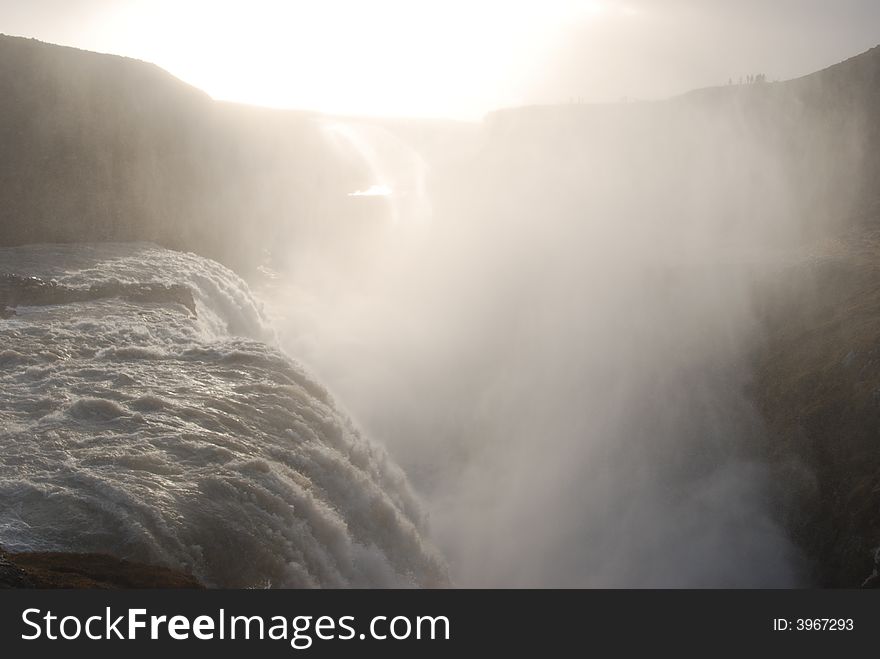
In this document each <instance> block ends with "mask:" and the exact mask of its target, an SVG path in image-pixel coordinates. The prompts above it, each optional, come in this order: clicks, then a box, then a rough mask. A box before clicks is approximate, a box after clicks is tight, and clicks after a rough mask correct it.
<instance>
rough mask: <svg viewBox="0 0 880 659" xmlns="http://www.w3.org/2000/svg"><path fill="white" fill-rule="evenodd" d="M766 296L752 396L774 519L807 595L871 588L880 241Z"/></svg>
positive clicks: (877, 488)
mask: <svg viewBox="0 0 880 659" xmlns="http://www.w3.org/2000/svg"><path fill="white" fill-rule="evenodd" d="M764 290H765V292H766V291H769V292H766V295H765V297H764V298H763V300H764V305H763V308H762V309H760V315H759V317H760V321H761V325H760V331H759V337H760V340H761V343H760V347H759V349H758V351H757V353H756V362H755V379H754V382H753V386H752V395H753V397H754V399H755V401H756V403H757V404H758V406H759V408H760V410H761V412H762V415H763V417H764V419H765V421H766V423H767V428H768V432H767V434H766V436H767V437H768V438H769V441H768V442H767V443H766V445H765V446H763V447H762V453H763V455H764V457H765V458H766V459H767V460H768V461H769V463H770V465H771V466H772V467H773V469H774V471H775V473H776V479H775V480H776V484H777V490H778V492H777V501H778V502H779V503H780V514H781V515H782V517H783V518H784V523H785V524H786V526H787V527H788V529H789V532H790V533H791V534H792V536H793V538H794V539H795V541H796V542H797V543H798V544H799V545H800V547H801V548H802V549H803V551H804V553H805V554H806V556H807V557H808V558H809V559H810V561H811V563H812V574H811V577H812V579H811V581H812V583H815V584H816V585H819V586H823V587H849V588H854V587H858V586H860V585H865V586H871V587H877V586H880V580H878V579H877V578H876V577H873V578H871V575H872V570H873V571H874V574H876V571H877V569H878V563H877V561H878V559H880V553H878V547H880V450H878V435H877V429H878V427H880V233H876V234H872V235H866V234H865V233H864V232H854V233H853V234H851V235H848V236H845V237H843V238H841V239H839V240H836V241H834V242H832V243H828V244H826V245H823V246H821V247H818V248H817V249H816V250H814V253H813V254H811V255H810V256H807V257H805V258H804V259H803V260H802V261H800V262H798V263H793V264H791V265H790V266H788V267H786V268H783V269H781V271H780V272H777V273H775V274H774V275H773V277H772V281H771V282H770V283H769V284H768V285H766V286H765V289H764Z"/></svg>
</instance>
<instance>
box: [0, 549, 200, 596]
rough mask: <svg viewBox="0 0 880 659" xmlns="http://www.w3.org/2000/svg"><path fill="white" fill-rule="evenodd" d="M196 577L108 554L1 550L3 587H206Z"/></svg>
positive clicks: (0, 562)
mask: <svg viewBox="0 0 880 659" xmlns="http://www.w3.org/2000/svg"><path fill="white" fill-rule="evenodd" d="M202 587H203V586H202V585H201V584H200V583H199V582H198V581H196V579H194V578H193V577H192V576H190V575H188V574H185V573H183V572H178V571H176V570H171V569H169V568H165V567H159V566H156V565H145V564H143V563H132V562H130V561H125V560H122V559H119V558H114V557H113V556H108V555H106V554H69V553H60V552H26V553H20V554H10V553H7V552H5V551H3V550H2V549H0V588H103V589H115V588H202Z"/></svg>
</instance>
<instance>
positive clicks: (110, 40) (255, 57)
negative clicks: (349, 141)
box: [0, 0, 880, 118]
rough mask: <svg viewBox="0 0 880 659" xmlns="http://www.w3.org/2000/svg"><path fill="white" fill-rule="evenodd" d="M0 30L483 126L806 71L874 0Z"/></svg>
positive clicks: (215, 83)
mask: <svg viewBox="0 0 880 659" xmlns="http://www.w3.org/2000/svg"><path fill="white" fill-rule="evenodd" d="M0 32H3V33H6V34H14V35H19V36H27V37H35V38H38V39H41V40H44V41H50V42H53V43H60V44H64V45H70V46H76V47H79V48H85V49H88V50H96V51H100V52H109V53H116V54H120V55H127V56H130V57H136V58H139V59H143V60H147V61H150V62H154V63H156V64H158V65H159V66H161V67H162V68H164V69H167V70H168V71H170V72H171V73H172V74H174V75H175V76H177V77H179V78H181V79H183V80H185V81H186V82H189V83H191V84H193V85H195V86H197V87H199V88H201V89H203V90H205V91H206V92H207V93H209V94H210V95H211V96H213V97H214V98H218V99H225V100H234V101H240V102H244V103H251V104H257V105H270V106H275V107H289V108H301V109H311V110H323V111H327V112H334V113H347V114H359V113H364V114H387V115H419V116H443V117H457V118H476V117H479V116H481V115H482V114H484V113H485V112H487V111H490V110H492V109H495V108H497V107H501V106H509V105H518V104H524V103H560V102H568V101H569V100H571V99H580V100H583V101H590V102H592V101H599V102H601V101H616V100H619V99H620V98H623V97H628V98H657V97H663V96H669V95H672V94H676V93H680V92H683V91H686V90H688V89H691V88H694V87H700V86H706V85H713V84H723V83H725V82H726V81H727V80H728V78H731V77H732V78H734V79H737V78H738V76H740V75H743V74H748V73H757V72H763V73H766V74H767V76H768V78H769V79H771V80H772V79H777V78H779V79H784V78H789V77H794V76H797V75H802V74H805V73H809V72H810V71H812V70H815V69H818V68H822V67H824V66H827V65H829V64H832V63H834V62H836V61H838V60H841V59H845V58H846V57H849V56H851V55H854V54H857V53H859V52H861V51H864V50H866V49H867V48H869V47H871V46H874V45H876V44H877V43H880V2H877V0H834V1H833V2H832V1H831V0H287V1H282V0H30V1H26V2H21V1H11V0H0Z"/></svg>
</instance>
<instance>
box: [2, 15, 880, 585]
mask: <svg viewBox="0 0 880 659" xmlns="http://www.w3.org/2000/svg"><path fill="white" fill-rule="evenodd" d="M558 4H559V7H560V8H561V7H562V6H563V4H564V3H558ZM593 4H594V5H595V6H596V7H600V6H601V7H603V8H602V9H601V10H600V9H595V11H593V10H591V12H592V13H590V14H589V15H590V17H591V18H590V19H589V20H590V21H593V22H594V23H595V22H596V21H599V20H600V18H597V17H604V18H601V20H605V21H608V22H607V25H608V26H609V27H608V28H607V29H608V30H612V27H610V26H613V25H620V26H623V25H626V26H629V27H627V28H626V29H627V30H642V31H643V34H644V35H648V34H653V33H652V32H651V30H652V29H654V28H652V27H651V26H652V25H654V23H651V21H654V20H656V21H660V18H657V15H656V14H654V13H652V12H651V11H650V10H649V9H648V8H647V7H646V6H645V3H638V2H636V3H633V4H632V5H631V6H630V5H626V6H624V5H622V4H619V3H593ZM687 4H688V3H669V6H670V7H673V6H674V7H676V8H677V9H676V10H675V11H679V10H680V9H681V7H682V6H685V5H687ZM747 4H748V3H747ZM554 6H555V5H554ZM565 7H568V5H565ZM132 11H134V10H132ZM517 11H519V10H517ZM559 11H560V12H562V9H559ZM565 11H566V12H567V11H569V10H568V9H566V10H565ZM670 11H672V10H671V9H670ZM133 15H134V14H133ZM560 15H564V16H565V17H566V18H565V20H566V21H569V20H571V21H575V19H574V18H572V17H571V16H569V14H568V13H564V12H563V13H562V14H560ZM688 15H689V16H690V14H688ZM119 16H121V14H120V15H118V16H116V18H115V19H114V20H116V21H117V23H118V21H122V20H123V19H122V18H119ZM512 16H515V17H519V18H518V20H519V19H522V22H517V21H514V20H513V18H511V26H512V27H511V26H508V27H506V28H505V30H511V31H512V32H511V34H514V33H515V34H517V35H518V34H520V32H519V30H521V29H525V26H527V25H529V20H531V19H529V16H531V14H528V15H525V14H524V15H523V16H520V14H518V13H516V12H514V13H513V14H512ZM695 16H696V14H694V15H693V16H691V17H690V18H689V19H688V20H694V21H696V20H697V18H695ZM126 20H127V19H126ZM316 20H317V19H316ZM365 20H366V19H365ZM413 20H415V19H413ZM479 20H482V19H480V18H479V16H478V17H475V18H474V21H479ZM547 20H548V22H547V23H546V24H544V23H540V25H541V34H545V31H549V30H551V27H552V26H555V25H556V22H558V20H560V19H558V17H557V18H556V19H553V21H549V19H547ZM578 20H580V19H578ZM585 20H586V19H585ZM639 21H640V22H639ZM575 22H576V21H575ZM117 23H114V25H117ZM118 24H119V25H121V24H122V23H118ZM566 24H568V23H566ZM597 24H598V23H597ZM603 24H605V23H603ZM657 24H658V25H659V23H657ZM590 25H593V23H590ZM681 25H682V26H686V25H687V23H686V22H683V23H681ZM517 26H518V27H517ZM514 28H515V29H514ZM413 29H415V28H413ZM552 29H556V28H555V27H552ZM585 29H586V28H585ZM589 29H594V28H592V27H591V28H589ZM614 29H617V28H614ZM620 29H623V28H622V27H621V28H620ZM658 29H659V28H658ZM680 29H681V30H685V27H680ZM535 31H536V32H537V31H538V28H537V27H536V28H535ZM566 34H568V33H566ZM575 34H576V32H575ZM504 35H507V32H503V34H501V36H499V39H501V38H502V37H503V36H504ZM508 36H510V35H508ZM569 36H571V34H569ZM511 38H513V37H511ZM517 38H519V37H517ZM536 38H537V37H536ZM607 38H608V39H611V37H607ZM542 39H543V37H542ZM539 41H540V43H541V44H544V45H541V46H540V48H544V47H545V45H546V43H545V41H544V40H539ZM468 43H469V42H464V44H463V45H462V48H466V47H467V44H468ZM505 43H507V42H505ZM536 43H538V42H537V41H536ZM645 44H646V45H645V49H646V50H645V52H646V53H647V52H648V51H649V50H650V49H651V48H654V47H656V44H655V43H654V42H652V41H650V40H648V41H646V42H645ZM540 48H539V47H538V46H537V45H536V46H535V50H534V51H530V52H531V56H532V58H533V59H532V60H530V61H532V62H533V64H534V66H535V67H537V66H538V63H539V62H540V61H541V60H539V59H538V55H537V53H538V52H539V50H540ZM862 50H864V52H861V54H857V55H855V56H854V57H850V58H849V59H846V60H845V61H840V63H838V64H833V62H834V61H835V60H829V61H827V62H825V65H826V68H821V67H820V66H816V67H815V68H816V69H820V68H821V70H818V71H817V72H815V73H811V74H808V75H792V76H790V78H791V79H783V80H776V79H775V78H774V79H772V80H770V79H768V77H767V76H766V75H765V74H762V73H761V74H757V73H756V74H746V76H745V79H744V80H743V81H742V82H740V80H739V79H738V77H739V76H736V78H737V79H735V78H734V77H733V76H731V77H730V78H729V79H724V80H723V81H718V84H715V85H703V84H694V85H693V87H701V88H698V89H695V90H694V91H690V92H686V93H678V92H675V93H673V92H670V93H664V94H660V95H658V97H657V98H656V99H654V100H630V99H628V98H627V99H624V100H620V101H616V102H601V103H589V102H581V100H580V99H579V98H578V97H575V98H570V99H568V101H567V102H546V99H544V98H543V97H540V96H539V97H538V98H537V99H536V102H534V103H502V102H501V101H504V100H505V99H506V97H505V96H503V95H496V96H495V97H493V98H498V99H500V101H499V102H498V104H497V106H493V108H492V109H491V111H489V112H487V113H485V114H481V115H480V116H479V117H473V116H466V115H468V113H467V112H461V113H456V112H452V111H449V113H445V111H444V114H446V116H452V118H449V119H423V118H412V117H409V116H406V114H407V113H405V112H404V113H399V114H398V113H394V112H387V113H386V112H374V111H373V108H357V107H354V108H351V111H349V109H348V108H347V106H344V105H340V106H339V107H336V106H333V105H332V104H330V105H328V106H327V109H326V110H324V111H317V110H316V111H312V110H286V109H270V108H266V107H258V106H257V105H248V104H239V103H236V102H233V101H227V100H214V99H212V98H211V97H210V96H208V95H207V94H206V93H204V92H202V91H200V90H199V89H198V88H197V87H198V85H196V86H191V85H189V84H186V83H184V82H182V81H181V80H179V79H177V78H175V77H173V76H172V75H171V74H169V73H167V72H165V71H163V70H162V69H160V68H158V67H157V66H154V65H152V64H147V63H145V62H142V61H139V60H134V59H128V58H123V57H118V56H116V55H103V54H97V53H93V52H87V51H84V50H77V49H74V48H68V47H62V46H55V45H50V44H46V43H42V42H39V41H35V40H27V39H22V38H19V37H11V36H0V144H2V145H3V146H4V153H5V155H4V157H3V159H2V163H0V195H2V198H3V200H4V204H3V205H2V206H0V244H2V247H0V277H2V279H0V548H2V549H4V550H5V551H7V552H11V553H12V554H15V553H20V552H67V553H82V552H93V553H106V554H110V555H112V556H116V557H119V558H121V559H126V560H131V561H137V562H139V563H145V564H151V565H157V566H162V567H165V568H171V569H173V570H179V571H181V572H183V573H186V574H188V575H192V577H194V578H195V579H197V580H198V581H199V582H200V583H202V584H204V585H206V586H209V587H236V588H240V587H265V586H268V587H280V588H290V587H449V586H452V587H529V588H531V587H603V588H621V587H627V588H628V587H648V588H678V587H699V588H719V587H720V588H728V587H754V588H795V587H815V586H833V587H853V586H859V585H861V584H862V583H863V582H864V581H865V580H866V579H868V578H869V577H870V575H871V571H872V569H874V554H875V552H876V551H877V549H878V547H880V521H878V516H877V514H876V510H877V505H880V495H878V494H877V492H878V491H880V490H878V488H877V487H876V484H877V482H878V481H877V479H878V474H880V459H878V458H877V457H876V456H875V455H874V454H875V453H876V451H873V450H872V448H871V446H872V444H871V441H872V439H871V437H872V434H871V430H870V428H871V427H872V426H871V423H872V419H875V418H876V414H877V412H876V409H875V408H876V400H877V392H878V391H880V378H878V376H877V375H876V374H875V370H877V368H876V357H875V352H876V349H875V348H874V345H875V340H876V339H880V324H878V323H877V320H876V319H877V318H880V302H878V301H877V300H876V299H875V297H876V293H875V290H876V287H875V284H880V276H878V272H877V268H876V267H875V266H874V265H873V264H874V262H875V259H874V256H875V255H876V254H877V253H878V251H877V249H878V247H877V246H878V244H880V242H878V238H877V228H876V222H877V219H878V213H880V197H878V192H877V190H878V189H880V188H878V186H877V177H878V176H880V158H878V155H877V154H878V153H880V119H878V117H880V50H878V48H873V49H871V50H865V49H862ZM474 52H477V50H474ZM503 52H505V53H506V52H507V51H503ZM517 52H518V51H517ZM540 52H544V51H543V50H540ZM850 54H855V52H853V53H850ZM374 56H376V55H375V53H373V54H371V55H370V56H369V57H374ZM414 56H415V55H414ZM365 57H367V55H365ZM511 57H513V55H511ZM646 57H647V55H646ZM839 59H843V58H839ZM456 61H457V60H455V61H448V62H447V61H445V60H444V61H443V62H442V64H443V66H448V67H451V68H450V69H449V70H453V69H454V67H455V66H457V64H456ZM517 61H518V60H517ZM332 64H333V62H332V61H330V62H329V63H326V66H328V67H329V66H331V65H332ZM385 64H386V65H387V64H388V63H387V62H385ZM827 65H830V66H827ZM438 66H439V64H438ZM392 68H393V67H392ZM684 68H686V67H683V69H684ZM191 70H192V71H195V69H191ZM395 70H396V69H395ZM444 70H445V69H444ZM529 70H530V71H531V73H532V74H534V70H533V69H529ZM551 70H552V71H553V74H552V75H551V73H550V71H551ZM585 70H588V69H585ZM626 70H627V69H626V67H621V68H620V71H626ZM566 71H568V69H567V68H564V67H557V68H553V67H548V68H547V69H539V72H541V75H539V76H538V78H539V79H540V80H541V81H542V84H544V86H546V85H550V84H551V82H552V81H554V80H556V79H557V78H558V77H559V76H562V75H563V74H564V73H565V72H566ZM340 75H341V76H342V75H344V74H342V73H340ZM458 75H459V83H460V84H461V85H464V86H467V85H468V84H470V82H472V81H470V79H469V78H467V77H466V75H465V73H463V72H461V71H460V72H459V73H458ZM474 75H476V73H475V74H474ZM621 75H622V74H621ZM694 75H695V76H696V74H694ZM229 76H230V79H232V78H234V73H232V72H230V74H229ZM437 79H438V80H439V79H440V78H437ZM689 79H690V78H689ZM693 79H694V80H695V81H696V82H698V83H699V82H700V81H701V78H699V77H698V76H697V77H695V78H693ZM227 82H228V81H227ZM655 82H656V84H658V85H659V82H657V81H655ZM351 84H355V83H354V82H352V83H351ZM413 84H414V85H415V83H413ZM438 84H440V83H439V82H438ZM511 84H512V83H511ZM554 84H556V83H554ZM596 84H597V87H596V89H600V88H603V89H604V87H602V86H601V85H599V83H598V82H597V83H596ZM608 84H609V85H611V83H608ZM377 85H378V83H377ZM416 87H418V85H415V87H414V88H413V90H412V91H413V97H412V99H411V100H412V102H413V103H415V102H416V101H415V100H414V99H417V98H423V97H419V96H418V94H416V92H415V89H416ZM649 87H650V85H649ZM542 88H543V87H542V86H541V85H538V86H537V87H535V88H534V89H542ZM611 88H614V89H616V87H614V86H613V85H611V86H610V87H609V89H611ZM646 88H647V87H646ZM320 89H321V87H320V86H316V87H315V88H314V90H312V88H311V87H310V86H309V84H308V80H305V81H304V82H303V89H302V90H301V92H302V93H303V94H306V93H307V92H309V90H312V91H311V92H309V93H315V94H317V93H318V91H315V90H320ZM380 89H382V87H381V85H378V86H377V87H375V89H374V91H376V90H380ZM490 91H491V90H489V89H487V90H486V93H487V94H488V93H489V92H490ZM678 91H683V90H678ZM279 93H280V92H279ZM377 93H378V92H377ZM401 93H402V92H401ZM438 93H439V91H438ZM493 93H496V94H501V93H500V92H497V90H496V92H493ZM535 93H536V94H537V93H538V92H535ZM609 93H610V92H609ZM389 94H390V92H389ZM424 94H425V96H424V97H425V98H427V97H430V94H429V93H428V92H427V91H426V92H424ZM303 98H305V96H304V97H303ZM316 98H317V96H316ZM339 98H340V99H341V98H342V97H341V96H340V97H339ZM383 98H384V97H383ZM450 98H451V99H452V98H453V97H450ZM468 98H477V95H476V93H475V92H474V94H473V95H472V96H469V97H468ZM233 100H235V99H233ZM537 101H541V102H537ZM328 103H329V101H328ZM339 103H340V104H341V103H342V101H341V100H339ZM450 103H452V100H450ZM502 105H507V106H508V107H504V108H503V109H494V108H495V107H500V106H502ZM401 107H405V108H406V107H409V106H401ZM438 107H439V106H438ZM414 113H415V114H416V115H418V114H424V113H423V112H421V111H420V110H414ZM379 115H382V116H379ZM462 115H465V116H462ZM877 372H878V373H880V371H877ZM875 380H876V381H875Z"/></svg>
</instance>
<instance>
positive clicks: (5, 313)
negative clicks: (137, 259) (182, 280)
mask: <svg viewBox="0 0 880 659" xmlns="http://www.w3.org/2000/svg"><path fill="white" fill-rule="evenodd" d="M114 297H118V298H122V299H124V300H129V301H131V302H159V303H172V304H181V305H183V306H184V307H186V308H187V309H189V311H190V313H192V314H193V315H195V313H196V303H195V301H194V300H193V296H192V291H190V290H189V288H187V287H186V286H182V285H179V284H170V285H167V284H120V283H108V284H96V285H93V286H91V287H89V288H71V287H69V286H62V285H60V284H58V283H56V282H54V281H47V280H45V279H40V278H39V277H22V276H20V275H15V274H0V318H9V317H11V316H14V315H15V311H14V309H15V307H18V306H25V307H34V306H45V305H50V304H71V303H73V302H87V301H90V300H102V299H107V298H114Z"/></svg>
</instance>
